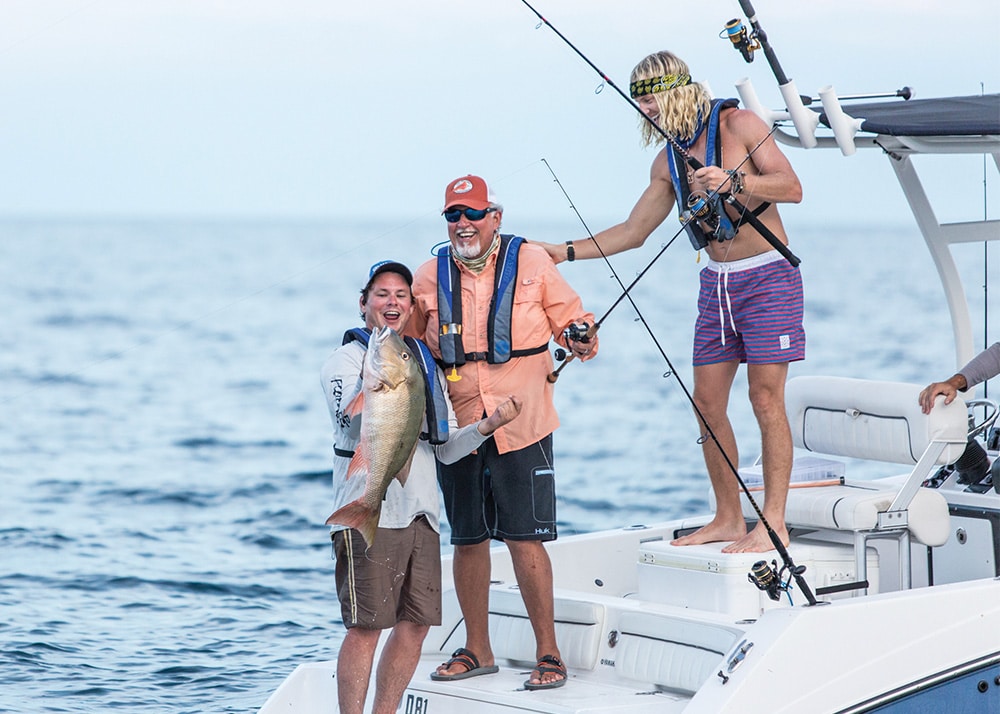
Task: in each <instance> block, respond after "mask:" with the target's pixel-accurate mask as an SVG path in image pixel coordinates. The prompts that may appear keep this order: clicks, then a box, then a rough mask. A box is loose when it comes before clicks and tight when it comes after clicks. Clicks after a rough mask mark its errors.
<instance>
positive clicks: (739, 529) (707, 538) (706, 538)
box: [670, 520, 747, 545]
mask: <svg viewBox="0 0 1000 714" xmlns="http://www.w3.org/2000/svg"><path fill="white" fill-rule="evenodd" d="M746 534H747V527H746V524H745V523H744V522H743V521H742V520H740V521H739V523H736V524H733V525H730V524H727V523H716V522H715V521H712V522H711V523H708V524H707V525H704V526H702V527H701V528H699V529H698V530H696V531H695V532H694V533H691V534H689V535H686V536H681V537H680V538H675V539H674V540H672V541H670V545H702V544H703V543H719V542H722V541H730V540H737V539H741V538H744V537H745V536H746Z"/></svg>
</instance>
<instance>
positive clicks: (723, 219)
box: [667, 99, 770, 250]
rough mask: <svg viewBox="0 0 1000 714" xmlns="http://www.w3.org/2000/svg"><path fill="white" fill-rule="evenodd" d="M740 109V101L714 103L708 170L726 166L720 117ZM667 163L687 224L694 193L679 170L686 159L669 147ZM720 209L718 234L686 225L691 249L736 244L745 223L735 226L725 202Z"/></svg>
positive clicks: (690, 222) (761, 208)
mask: <svg viewBox="0 0 1000 714" xmlns="http://www.w3.org/2000/svg"><path fill="white" fill-rule="evenodd" d="M738 105H739V101H738V100H736V99H713V100H712V110H711V113H710V114H709V116H708V122H707V123H706V124H705V125H704V127H703V130H704V131H706V132H708V134H707V136H706V137H705V165H706V166H721V165H722V132H720V131H719V115H720V114H721V113H722V110H723V109H730V108H734V107H736V106H738ZM699 133H700V132H699ZM697 138H698V135H697V134H696V135H695V138H694V139H692V140H691V143H694V141H695V139H697ZM667 163H668V164H669V166H670V179H671V181H672V182H673V184H674V194H675V196H676V197H677V211H678V215H680V216H681V220H687V216H685V215H684V213H685V210H684V209H685V207H686V206H687V205H688V199H689V197H690V196H691V189H690V187H689V186H688V181H687V171H682V170H679V168H678V167H679V166H680V165H682V164H683V163H684V157H682V156H681V155H680V154H678V153H677V150H676V149H672V148H670V147H668V148H667ZM769 205H770V204H768V203H764V204H762V205H761V206H759V207H758V208H757V209H755V210H754V215H759V214H760V213H763V211H764V210H765V209H766V208H767V207H768V206H769ZM716 209H717V212H718V218H719V225H718V227H717V229H716V230H715V231H714V232H708V231H706V230H705V229H704V228H702V226H701V225H700V224H699V223H698V221H696V220H688V222H687V223H686V224H685V226H684V230H685V231H687V234H688V238H689V239H690V240H691V246H692V247H693V248H694V249H695V250H701V249H702V248H705V247H706V246H708V243H709V241H711V240H717V241H719V242H720V243H721V242H723V241H727V240H732V239H733V238H735V237H736V232H737V230H738V229H739V227H740V226H741V225H742V224H743V223H744V221H743V220H738V221H735V222H734V221H733V220H732V219H730V217H729V216H728V215H727V214H726V211H725V209H724V208H723V206H722V204H721V201H720V202H717V203H716Z"/></svg>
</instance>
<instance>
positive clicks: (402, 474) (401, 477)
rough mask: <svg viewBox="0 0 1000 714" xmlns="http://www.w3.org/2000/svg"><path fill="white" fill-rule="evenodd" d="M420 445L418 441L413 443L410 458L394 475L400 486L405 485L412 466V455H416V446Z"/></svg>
mask: <svg viewBox="0 0 1000 714" xmlns="http://www.w3.org/2000/svg"><path fill="white" fill-rule="evenodd" d="M418 443H420V439H419V438H418V439H417V441H415V442H414V443H413V450H412V451H411V452H410V456H409V457H408V458H407V459H406V463H405V464H403V468H401V469H400V470H399V473H398V474H396V480H397V481H399V485H400V486H405V485H406V479H408V478H409V477H410V466H411V465H412V464H413V455H414V454H415V453H417V444H418Z"/></svg>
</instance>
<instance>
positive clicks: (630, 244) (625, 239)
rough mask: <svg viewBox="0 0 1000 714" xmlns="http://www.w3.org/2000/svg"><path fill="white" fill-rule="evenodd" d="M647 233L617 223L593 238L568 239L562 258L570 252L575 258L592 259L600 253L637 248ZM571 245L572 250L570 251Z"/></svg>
mask: <svg viewBox="0 0 1000 714" xmlns="http://www.w3.org/2000/svg"><path fill="white" fill-rule="evenodd" d="M648 236H649V233H643V232H641V231H638V230H634V229H631V228H630V227H629V225H628V223H627V222H626V223H619V224H618V225H617V226H612V227H611V228H608V229H607V230H603V231H601V232H600V233H598V234H597V235H595V236H594V237H593V238H590V237H587V238H580V239H578V240H573V241H570V242H569V243H568V244H567V245H566V254H565V255H564V256H563V260H568V259H569V256H570V254H571V252H572V253H575V256H574V259H575V260H592V259H594V258H600V257H601V256H602V255H605V256H608V255H615V254H616V253H622V252H624V251H626V250H631V249H632V248H638V247H639V246H641V245H642V244H643V243H645V242H646V238H647V237H648ZM570 246H572V249H573V250H572V251H570Z"/></svg>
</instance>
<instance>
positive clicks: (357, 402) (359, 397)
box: [344, 389, 365, 421]
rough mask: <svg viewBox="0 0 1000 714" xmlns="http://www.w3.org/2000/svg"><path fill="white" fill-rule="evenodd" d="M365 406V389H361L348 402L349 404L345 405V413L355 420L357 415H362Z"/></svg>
mask: <svg viewBox="0 0 1000 714" xmlns="http://www.w3.org/2000/svg"><path fill="white" fill-rule="evenodd" d="M364 406H365V390H363V389H359V390H358V393H357V394H355V395H354V397H353V398H352V399H351V401H349V402H348V403H347V406H345V407H344V414H346V415H347V416H349V417H350V418H351V420H352V421H353V419H354V418H355V417H360V416H361V410H362V409H364Z"/></svg>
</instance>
